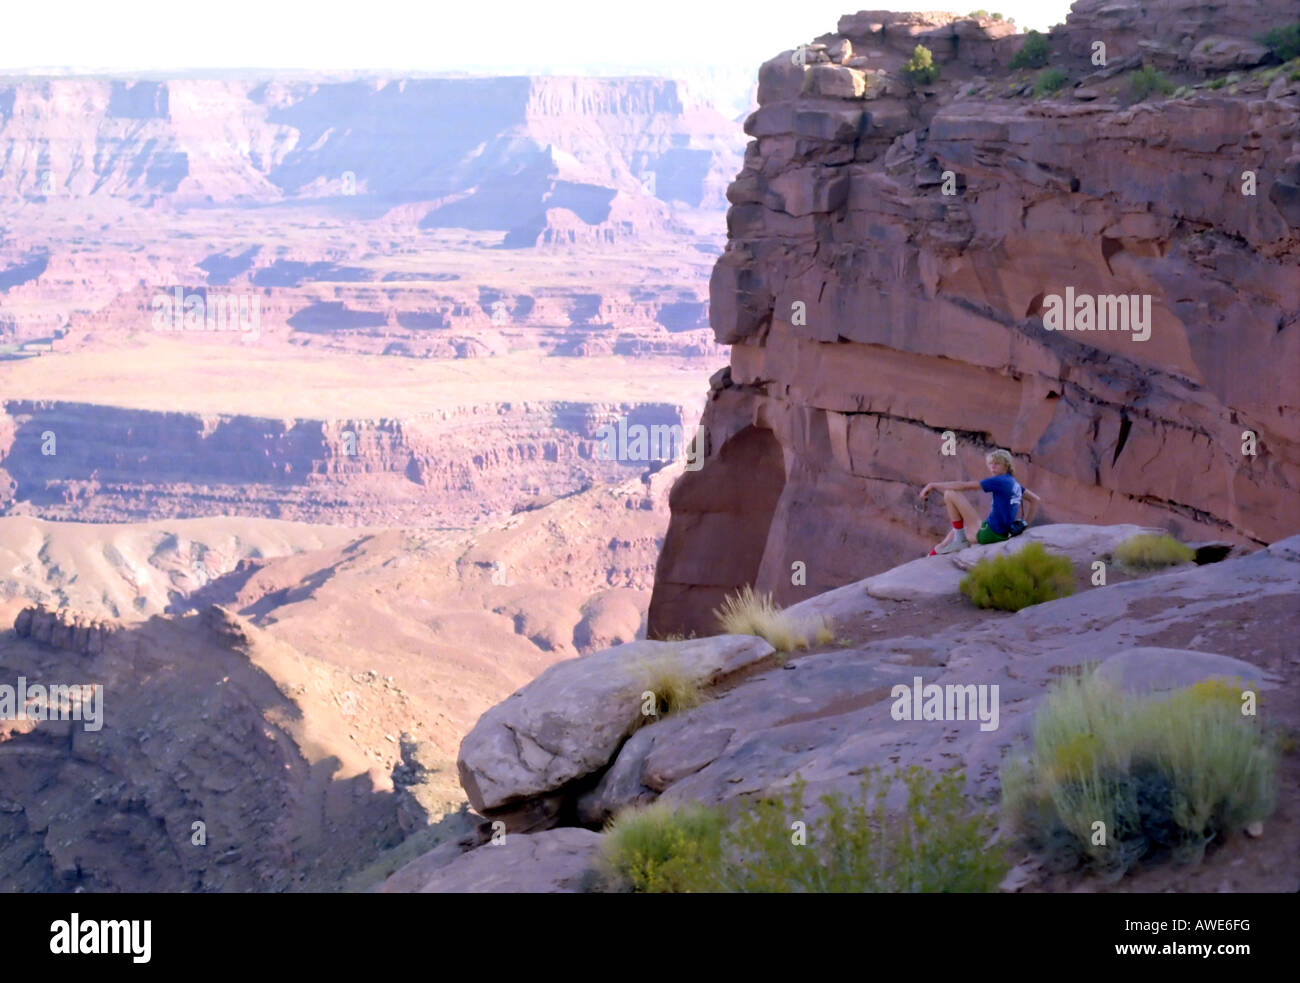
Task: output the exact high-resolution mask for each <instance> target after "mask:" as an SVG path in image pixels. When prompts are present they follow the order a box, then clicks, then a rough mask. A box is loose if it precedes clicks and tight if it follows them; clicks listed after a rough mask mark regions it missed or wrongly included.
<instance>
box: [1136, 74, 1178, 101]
mask: <svg viewBox="0 0 1300 983" xmlns="http://www.w3.org/2000/svg"><path fill="white" fill-rule="evenodd" d="M1128 91H1129V96H1130V97H1131V98H1132V100H1133V101H1134V102H1141V101H1142V100H1143V99H1146V98H1147V97H1148V96H1151V95H1153V94H1158V95H1162V96H1167V95H1169V93H1171V92H1173V91H1174V84H1173V83H1172V82H1170V81H1169V79H1167V78H1166V77H1165V75H1164V73H1163V72H1161V71H1159V70H1158V69H1155V68H1152V67H1151V66H1150V65H1143V66H1142V67H1141V68H1139V69H1138V70H1137V71H1136V72H1134V73H1133V74H1132V76H1131V77H1130V78H1129V85H1128Z"/></svg>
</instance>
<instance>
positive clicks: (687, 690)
mask: <svg viewBox="0 0 1300 983" xmlns="http://www.w3.org/2000/svg"><path fill="white" fill-rule="evenodd" d="M638 670H639V672H640V678H641V682H640V685H641V687H642V692H643V693H653V694H654V701H655V702H654V712H653V713H646V712H645V710H644V705H643V709H642V713H641V715H640V716H639V717H638V723H639V724H640V725H641V726H644V725H646V724H651V723H654V722H655V721H656V720H662V719H663V718H664V717H670V716H672V715H673V714H674V713H680V712H682V711H683V710H690V709H691V708H692V707H697V706H700V705H701V704H703V703H704V702H706V701H707V700H708V694H707V693H706V691H705V686H704V681H703V680H701V679H700V678H699V677H698V676H697V675H696V674H695V673H694V672H692V671H691V670H690V668H689V667H688V666H687V665H686V662H685V660H684V659H683V658H682V655H681V653H680V652H679V651H678V650H677V649H668V650H667V651H665V652H664V653H663V654H662V655H659V656H657V657H655V658H652V659H650V660H648V661H645V662H642V663H639V665H638ZM646 699H647V700H648V698H646Z"/></svg>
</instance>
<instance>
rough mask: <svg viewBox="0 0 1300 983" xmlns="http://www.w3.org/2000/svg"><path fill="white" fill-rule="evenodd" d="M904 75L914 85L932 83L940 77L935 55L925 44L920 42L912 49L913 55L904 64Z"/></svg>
mask: <svg viewBox="0 0 1300 983" xmlns="http://www.w3.org/2000/svg"><path fill="white" fill-rule="evenodd" d="M903 77H904V78H906V79H907V80H908V81H909V82H911V83H912V84H913V85H930V84H931V83H933V82H935V81H937V80H938V78H939V66H938V65H936V64H935V63H934V55H933V54H932V53H931V52H930V49H929V48H927V47H926V46H925V45H923V44H918V45H917V46H916V48H915V49H914V50H913V51H912V57H911V58H909V59H908V60H907V64H906V65H904V66H903Z"/></svg>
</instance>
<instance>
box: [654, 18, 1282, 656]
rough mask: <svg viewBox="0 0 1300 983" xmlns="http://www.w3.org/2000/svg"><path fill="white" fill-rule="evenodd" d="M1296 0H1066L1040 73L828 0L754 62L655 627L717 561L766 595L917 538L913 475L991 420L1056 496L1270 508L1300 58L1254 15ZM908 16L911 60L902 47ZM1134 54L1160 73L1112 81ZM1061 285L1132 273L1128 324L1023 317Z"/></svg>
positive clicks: (1215, 522) (1146, 506)
mask: <svg viewBox="0 0 1300 983" xmlns="http://www.w3.org/2000/svg"><path fill="white" fill-rule="evenodd" d="M1297 13H1298V11H1297V7H1296V5H1295V4H1294V3H1292V2H1277V0H1268V2H1265V0H1261V2H1257V3H1239V4H1233V5H1220V4H1210V5H1207V4H1200V3H1198V4H1192V3H1189V2H1183V0H1170V2H1163V3H1148V4H1138V3H1135V2H1118V3H1113V2H1108V3H1104V4H1103V3H1100V2H1092V0H1081V2H1079V3H1077V4H1075V7H1074V10H1073V12H1072V14H1071V16H1070V18H1069V20H1068V22H1067V23H1066V24H1065V25H1062V26H1060V27H1058V28H1056V29H1055V30H1054V31H1053V32H1052V34H1051V46H1052V51H1051V56H1050V61H1049V65H1050V66H1051V67H1053V68H1057V69H1059V70H1060V71H1061V72H1063V73H1064V74H1065V77H1066V79H1067V81H1066V83H1065V85H1064V86H1063V87H1062V88H1061V89H1060V91H1059V92H1058V93H1056V94H1048V93H1044V92H1043V91H1041V89H1040V95H1041V96H1043V97H1042V98H1035V97H1034V96H1033V94H1032V90H1033V89H1034V86H1035V84H1036V82H1037V81H1038V79H1037V77H1036V73H1028V72H1024V71H1016V72H1013V71H1011V70H1010V69H1009V67H1007V66H1008V63H1009V62H1010V61H1011V59H1012V57H1013V56H1014V54H1015V53H1016V51H1017V49H1018V48H1019V46H1020V45H1022V44H1023V42H1024V37H1023V36H1015V35H1013V34H1011V33H1010V32H1009V30H1008V29H1007V28H1006V27H1005V25H1001V24H997V23H994V22H991V21H975V20H971V19H968V18H958V17H956V16H954V15H941V14H892V13H887V12H878V11H866V12H862V13H859V14H855V15H851V16H846V17H844V18H841V20H840V22H839V26H838V30H837V32H836V33H834V34H831V35H826V36H824V37H822V38H820V39H818V44H817V45H815V46H812V47H810V48H805V49H802V50H801V51H800V52H796V51H793V50H792V51H786V52H783V53H781V54H779V55H777V56H776V57H775V58H773V59H772V60H770V61H768V62H767V63H766V64H764V65H763V66H762V68H761V70H760V72H759V87H758V101H759V108H758V110H757V111H756V112H755V113H754V114H753V115H752V116H751V117H750V118H749V119H748V120H747V121H746V127H745V128H746V132H747V133H749V134H750V135H751V136H753V137H754V138H755V139H754V140H752V141H751V142H750V144H749V146H748V149H747V150H746V154H745V164H744V168H743V170H742V171H741V172H740V174H739V175H738V176H737V178H736V180H735V181H734V182H733V183H732V185H731V187H730V188H729V189H728V192H727V195H728V198H729V200H730V201H731V202H732V207H731V209H730V211H729V213H728V220H727V224H728V233H729V241H728V244H727V249H726V252H725V254H724V255H723V256H722V257H721V259H720V260H719V261H718V263H717V265H716V267H715V269H714V273H713V277H712V283H711V302H712V303H711V312H710V316H711V321H712V325H713V328H714V331H715V332H716V335H717V338H718V340H719V341H720V342H724V343H730V344H732V345H733V348H732V352H731V365H730V368H729V370H728V371H726V372H723V373H719V374H718V375H717V376H715V379H714V383H713V393H712V395H711V400H710V403H709V404H708V406H707V408H706V410H705V413H704V416H703V420H702V423H703V426H704V427H705V429H706V431H707V433H708V435H709V440H710V458H709V460H708V463H707V464H706V466H705V467H704V468H703V469H702V470H700V471H697V472H694V473H691V474H687V475H685V476H684V477H683V478H682V480H681V481H680V482H679V484H678V485H677V487H676V488H675V489H674V491H673V494H672V499H671V504H672V510H673V517H672V522H671V525H670V527H669V531H668V535H667V539H666V541H665V545H664V550H663V553H662V554H661V557H660V561H659V566H658V571H657V577H656V584H655V595H654V599H653V601H652V604H651V610H650V631H651V632H652V634H653V633H656V632H661V633H669V632H689V631H711V630H714V626H713V623H712V622H713V619H712V617H711V615H710V613H709V612H710V610H711V609H712V608H713V607H715V606H716V605H717V604H718V602H719V601H720V600H721V598H722V597H723V596H724V595H725V594H726V593H728V592H730V591H732V590H734V589H735V588H736V587H738V586H740V585H742V584H746V583H754V584H756V585H757V587H758V588H759V589H761V590H771V591H774V592H775V594H776V598H777V600H778V601H780V602H784V603H789V602H791V601H796V600H799V599H801V598H804V597H808V596H811V595H813V594H816V593H818V592H820V591H824V590H826V589H827V588H831V587H836V586H839V585H841V584H844V583H847V582H850V581H852V580H854V579H857V578H860V577H864V576H866V575H868V574H871V573H874V572H877V571H880V570H884V569H886V568H888V567H890V566H892V565H894V564H896V563H898V562H900V561H901V560H903V559H905V558H907V557H908V556H911V555H916V554H919V553H923V552H924V551H925V549H927V548H928V547H929V546H930V545H931V544H932V543H933V542H934V541H935V540H936V539H937V538H938V535H939V534H941V532H942V529H943V527H944V519H943V513H942V511H941V505H940V504H939V503H937V502H935V501H934V500H931V502H930V509H929V511H928V512H926V513H922V512H920V511H918V510H917V509H916V507H915V503H916V495H917V491H918V489H919V487H920V486H921V485H922V484H924V483H925V482H926V481H930V480H956V479H966V480H969V479H971V478H978V477H982V476H983V470H982V456H983V454H984V453H985V452H986V451H987V450H989V449H991V448H993V447H995V446H1001V447H1007V448H1009V449H1010V450H1011V451H1012V453H1013V454H1014V455H1015V458H1016V461H1017V462H1018V471H1017V474H1018V476H1020V477H1021V478H1022V481H1023V482H1024V483H1025V484H1026V485H1027V486H1028V487H1030V488H1031V489H1033V490H1035V491H1036V492H1037V493H1038V494H1039V495H1041V496H1042V498H1043V499H1044V501H1045V509H1044V516H1045V517H1046V518H1048V519H1049V520H1052V521H1057V522H1061V521H1086V522H1098V521H1100V522H1136V523H1141V524H1147V525H1159V526H1164V527H1166V528H1169V529H1171V530H1173V531H1175V532H1177V533H1180V534H1181V535H1183V536H1184V537H1190V538H1204V537H1213V538H1221V539H1228V540H1231V541H1234V542H1252V541H1253V542H1266V541H1271V540H1275V539H1278V538H1280V537H1281V536H1283V535H1286V534H1288V533H1291V532H1294V531H1295V530H1296V528H1297V525H1298V521H1297V519H1296V512H1297V506H1300V415H1297V413H1296V406H1297V402H1298V400H1297V387H1296V382H1295V379H1296V369H1297V366H1300V324H1298V323H1297V311H1300V143H1296V142H1295V141H1296V139H1297V123H1300V82H1297V81H1296V80H1295V79H1296V74H1295V68H1296V66H1295V65H1294V64H1292V65H1289V66H1278V65H1277V64H1276V59H1275V58H1272V57H1271V56H1270V54H1269V52H1268V51H1267V50H1266V49H1265V48H1263V47H1261V46H1260V45H1258V44H1255V43H1254V42H1253V41H1252V40H1251V39H1250V37H1249V35H1253V34H1254V33H1255V32H1257V31H1261V30H1264V29H1266V28H1268V27H1271V26H1274V25H1280V24H1284V23H1287V22H1290V21H1293V20H1295V19H1296V17H1297ZM1224 35H1228V37H1227V38H1226V39H1225V37H1224ZM1233 35H1238V36H1236V37H1233ZM1239 35H1248V36H1246V37H1241V36H1239ZM1135 39H1139V40H1135ZM1098 41H1099V42H1102V43H1103V44H1105V45H1106V58H1107V60H1106V64H1105V65H1099V64H1097V63H1095V62H1094V60H1093V56H1092V54H1091V53H1092V52H1093V51H1094V50H1095V44H1094V42H1098ZM918 43H919V44H924V45H926V46H927V47H929V48H930V49H931V50H932V51H933V54H934V61H935V64H936V65H939V66H940V69H941V76H940V78H939V80H938V81H937V82H935V83H933V84H929V85H924V84H920V85H918V84H913V83H912V82H910V81H908V79H907V77H906V73H904V72H903V70H902V66H903V64H904V61H905V59H906V57H907V56H908V55H910V53H911V51H912V50H913V48H914V47H915V46H916V45H917V44H918ZM1215 52H1231V53H1232V57H1231V58H1230V59H1227V60H1224V59H1218V60H1216V58H1217V55H1216V56H1215V57H1211V55H1213V54H1214V53H1215ZM1144 60H1145V61H1146V62H1147V64H1148V65H1149V66H1150V68H1152V69H1156V70H1161V71H1164V72H1168V73H1171V75H1170V78H1169V84H1168V89H1169V90H1172V91H1169V92H1168V94H1167V95H1165V94H1160V93H1158V92H1157V94H1155V95H1153V96H1152V97H1151V98H1149V99H1142V98H1140V95H1141V93H1139V92H1135V90H1134V89H1133V84H1134V83H1133V75H1134V72H1135V71H1136V70H1137V69H1138V66H1139V65H1140V64H1141V63H1142V62H1143V61H1144ZM801 63H802V64H801ZM1227 68H1235V69H1246V70H1247V71H1238V72H1235V73H1234V74H1231V75H1225V70H1226V69H1227ZM1175 86H1177V88H1174V87H1175ZM1244 172H1250V174H1251V175H1253V180H1254V181H1255V183H1256V186H1255V188H1254V189H1250V190H1254V191H1255V193H1253V194H1251V193H1243V189H1246V188H1247V182H1248V179H1247V178H1246V176H1245V174H1244ZM946 192H948V193H946ZM1067 290H1073V291H1074V293H1075V294H1078V295H1083V294H1089V295H1096V296H1102V295H1132V296H1136V297H1149V298H1150V303H1151V311H1152V313H1151V324H1150V334H1149V337H1148V338H1147V339H1146V340H1143V341H1139V340H1137V337H1138V334H1137V333H1136V332H1119V331H1114V330H1111V331H1108V332H1105V333H1102V332H1097V331H1092V332H1090V333H1081V332H1075V331H1048V330H1045V327H1044V313H1045V310H1046V309H1047V305H1048V304H1051V303H1052V300H1051V299H1050V298H1052V296H1053V295H1056V296H1063V295H1065V294H1066V292H1067ZM948 431H951V432H952V434H951V436H952V438H955V441H956V451H957V452H956V454H955V455H945V454H943V453H942V448H943V435H944V434H945V432H948ZM1247 431H1249V432H1250V436H1247V435H1246V432H1247ZM1252 439H1253V441H1254V447H1253V448H1251V447H1250V446H1249V445H1250V441H1251V440H1252ZM1251 449H1253V450H1254V453H1253V454H1251V453H1250V452H1249V451H1250V450H1251ZM796 564H804V565H806V584H798V583H797V581H798V577H795V576H792V571H794V572H796V573H797V570H798V567H796V566H795V565H796ZM792 581H794V582H793V583H792Z"/></svg>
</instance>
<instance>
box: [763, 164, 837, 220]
mask: <svg viewBox="0 0 1300 983" xmlns="http://www.w3.org/2000/svg"><path fill="white" fill-rule="evenodd" d="M848 194H849V176H848V172H847V171H846V170H845V169H844V168H837V167H821V166H815V167H804V168H800V169H799V170H794V171H786V172H785V173H784V174H780V175H778V176H777V177H776V178H774V179H773V180H772V181H770V182H768V200H767V202H766V204H767V206H768V207H769V208H771V209H773V210H774V211H783V212H785V213H786V214H788V215H796V216H798V215H811V214H815V213H824V212H833V211H835V210H837V209H838V208H840V207H842V206H843V204H844V202H845V200H846V199H847V198H848Z"/></svg>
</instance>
